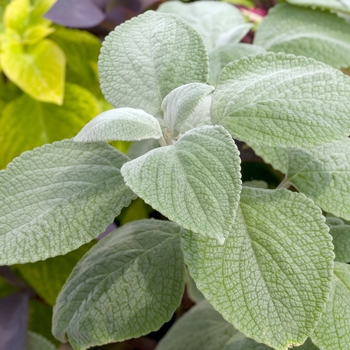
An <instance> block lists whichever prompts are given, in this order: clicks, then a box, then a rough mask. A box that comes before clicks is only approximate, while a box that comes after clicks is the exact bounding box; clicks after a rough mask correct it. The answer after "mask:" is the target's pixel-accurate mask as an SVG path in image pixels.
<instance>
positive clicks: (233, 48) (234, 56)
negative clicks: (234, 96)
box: [209, 43, 266, 86]
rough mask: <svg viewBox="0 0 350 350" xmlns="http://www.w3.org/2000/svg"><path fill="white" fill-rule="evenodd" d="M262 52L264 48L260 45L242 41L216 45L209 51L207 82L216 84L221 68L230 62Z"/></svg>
mask: <svg viewBox="0 0 350 350" xmlns="http://www.w3.org/2000/svg"><path fill="white" fill-rule="evenodd" d="M263 52H266V50H265V49H264V48H262V47H260V46H257V45H251V44H244V43H240V44H228V45H224V46H219V47H217V48H216V49H214V50H212V51H211V52H210V53H209V83H210V84H212V85H214V86H216V85H217V84H218V80H219V76H220V73H221V71H222V69H223V68H224V67H225V66H226V65H227V64H229V63H230V62H233V61H236V60H239V59H240V58H242V57H244V56H248V55H257V54H259V53H263Z"/></svg>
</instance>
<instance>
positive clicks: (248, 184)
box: [243, 180, 269, 190]
mask: <svg viewBox="0 0 350 350" xmlns="http://www.w3.org/2000/svg"><path fill="white" fill-rule="evenodd" d="M243 186H246V187H253V188H264V189H265V190H267V189H268V188H269V185H268V184H267V183H266V182H265V181H261V180H252V181H245V182H243Z"/></svg>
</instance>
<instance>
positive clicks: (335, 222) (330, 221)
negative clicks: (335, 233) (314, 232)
mask: <svg viewBox="0 0 350 350" xmlns="http://www.w3.org/2000/svg"><path fill="white" fill-rule="evenodd" d="M327 215H328V214H327ZM326 224H327V225H328V226H329V228H332V227H333V226H339V225H344V224H345V223H344V221H343V220H342V219H340V218H336V217H334V216H326Z"/></svg>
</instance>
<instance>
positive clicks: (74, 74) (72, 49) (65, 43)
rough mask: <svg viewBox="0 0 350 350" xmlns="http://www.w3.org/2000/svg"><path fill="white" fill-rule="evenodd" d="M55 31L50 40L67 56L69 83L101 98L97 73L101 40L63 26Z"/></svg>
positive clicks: (57, 27)
mask: <svg viewBox="0 0 350 350" xmlns="http://www.w3.org/2000/svg"><path fill="white" fill-rule="evenodd" d="M55 29H56V30H55V32H54V33H53V34H51V35H50V37H49V38H50V39H51V40H53V41H54V42H55V43H56V44H58V46H59V47H60V48H61V49H62V50H63V52H64V54H65V56H66V59H67V73H66V79H67V81H70V82H72V83H75V84H78V85H81V86H83V87H85V88H86V89H88V90H90V91H91V92H92V93H94V95H95V96H100V95H101V90H100V83H99V78H98V73H97V60H98V55H99V53H100V49H101V42H100V40H99V39H98V38H97V37H96V36H95V35H92V34H90V33H88V32H86V31H82V30H78V29H68V28H64V27H61V26H56V27H55Z"/></svg>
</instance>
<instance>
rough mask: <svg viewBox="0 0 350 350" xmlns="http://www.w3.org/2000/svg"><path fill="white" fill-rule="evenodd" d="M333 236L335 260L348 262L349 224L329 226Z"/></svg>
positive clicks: (349, 248)
mask: <svg viewBox="0 0 350 350" xmlns="http://www.w3.org/2000/svg"><path fill="white" fill-rule="evenodd" d="M330 234H331V235H332V237H333V245H334V254H335V261H339V262H344V263H347V262H350V225H338V226H331V227H330Z"/></svg>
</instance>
